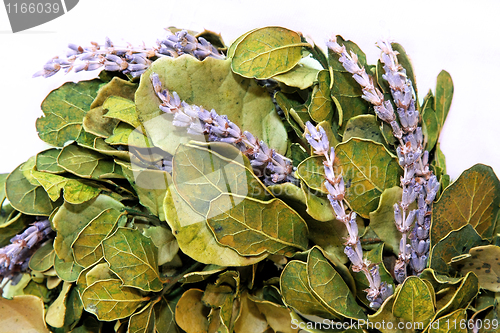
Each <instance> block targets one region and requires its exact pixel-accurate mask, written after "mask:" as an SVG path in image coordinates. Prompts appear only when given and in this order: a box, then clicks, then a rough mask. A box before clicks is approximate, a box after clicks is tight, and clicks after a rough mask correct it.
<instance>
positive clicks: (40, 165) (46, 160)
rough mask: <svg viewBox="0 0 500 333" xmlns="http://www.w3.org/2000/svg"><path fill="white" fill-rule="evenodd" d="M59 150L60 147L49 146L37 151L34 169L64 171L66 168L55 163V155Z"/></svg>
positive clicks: (50, 171)
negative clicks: (49, 147) (46, 148)
mask: <svg viewBox="0 0 500 333" xmlns="http://www.w3.org/2000/svg"><path fill="white" fill-rule="evenodd" d="M60 152H61V150H60V149H56V148H51V149H48V150H44V151H42V152H39V153H38V154H37V155H36V170H37V171H41V172H48V173H55V174H58V173H64V172H66V170H64V169H63V168H61V167H60V166H59V165H57V156H59V153H60Z"/></svg>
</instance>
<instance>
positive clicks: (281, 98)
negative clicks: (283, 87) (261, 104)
mask: <svg viewBox="0 0 500 333" xmlns="http://www.w3.org/2000/svg"><path fill="white" fill-rule="evenodd" d="M315 78H316V77H315ZM274 99H275V101H276V103H277V104H278V106H279V107H280V108H281V110H283V114H284V115H285V119H286V121H287V122H288V124H289V125H290V127H292V129H293V131H294V132H295V134H296V135H297V136H298V137H302V134H303V128H304V124H303V122H302V121H300V122H298V121H297V120H295V119H294V118H293V117H292V115H291V111H292V110H293V109H294V108H301V107H304V108H305V106H304V105H302V104H299V103H298V102H297V101H294V100H292V99H289V98H288V96H287V95H285V94H284V93H283V92H281V91H276V92H275V93H274ZM306 113H307V111H306ZM307 117H309V114H307Z"/></svg>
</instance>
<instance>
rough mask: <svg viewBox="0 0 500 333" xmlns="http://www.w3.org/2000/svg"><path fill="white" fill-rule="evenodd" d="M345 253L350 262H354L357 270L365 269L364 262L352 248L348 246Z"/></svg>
mask: <svg viewBox="0 0 500 333" xmlns="http://www.w3.org/2000/svg"><path fill="white" fill-rule="evenodd" d="M344 253H345V255H346V256H347V258H349V260H350V261H351V262H352V264H353V266H355V267H356V268H361V267H363V260H362V258H360V257H359V256H358V253H357V252H356V251H354V250H353V248H352V247H350V246H346V247H345V249H344Z"/></svg>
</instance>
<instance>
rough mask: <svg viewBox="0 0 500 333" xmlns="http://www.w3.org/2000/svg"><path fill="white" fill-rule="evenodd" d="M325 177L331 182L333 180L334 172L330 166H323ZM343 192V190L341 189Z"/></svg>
mask: <svg viewBox="0 0 500 333" xmlns="http://www.w3.org/2000/svg"><path fill="white" fill-rule="evenodd" d="M325 178H326V179H327V180H329V181H331V182H333V181H335V174H334V172H333V170H332V168H330V167H326V166H325ZM342 192H344V191H342Z"/></svg>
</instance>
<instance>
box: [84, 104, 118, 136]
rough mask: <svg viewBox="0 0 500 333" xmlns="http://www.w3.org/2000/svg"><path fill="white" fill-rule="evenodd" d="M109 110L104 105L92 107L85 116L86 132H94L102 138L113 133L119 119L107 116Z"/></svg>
mask: <svg viewBox="0 0 500 333" xmlns="http://www.w3.org/2000/svg"><path fill="white" fill-rule="evenodd" d="M106 112H107V110H106V109H104V108H103V107H102V106H99V107H96V108H93V109H91V110H90V111H89V112H87V114H86V115H85V117H83V129H84V130H85V132H87V133H90V134H94V135H96V136H98V137H101V138H107V137H108V136H110V135H111V134H113V129H114V128H115V127H116V125H118V122H119V120H118V119H114V118H106V117H104V115H105V114H106Z"/></svg>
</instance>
